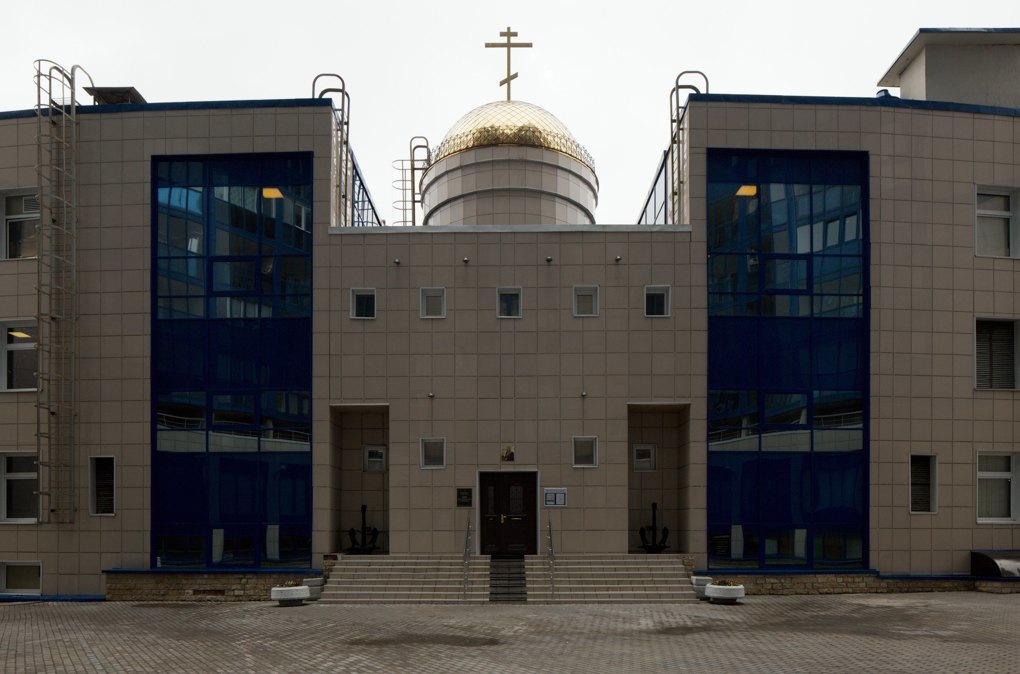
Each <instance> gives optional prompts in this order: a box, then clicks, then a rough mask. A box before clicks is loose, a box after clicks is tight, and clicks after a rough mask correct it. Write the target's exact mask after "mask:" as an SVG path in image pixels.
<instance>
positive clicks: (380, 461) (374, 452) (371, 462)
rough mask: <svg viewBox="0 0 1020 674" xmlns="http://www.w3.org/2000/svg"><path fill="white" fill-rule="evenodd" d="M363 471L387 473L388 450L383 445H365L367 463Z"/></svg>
mask: <svg viewBox="0 0 1020 674" xmlns="http://www.w3.org/2000/svg"><path fill="white" fill-rule="evenodd" d="M363 470H364V471H365V472H366V473H385V472H386V448H385V447H384V446H382V445H365V463H364V466H363Z"/></svg>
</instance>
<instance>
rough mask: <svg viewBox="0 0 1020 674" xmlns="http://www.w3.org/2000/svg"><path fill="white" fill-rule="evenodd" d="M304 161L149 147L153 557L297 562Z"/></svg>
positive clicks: (303, 449) (303, 450)
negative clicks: (178, 154)
mask: <svg viewBox="0 0 1020 674" xmlns="http://www.w3.org/2000/svg"><path fill="white" fill-rule="evenodd" d="M311 175H312V173H311V156H310V154H280V155H237V156H231V157H229V158H195V157H189V158H187V159H186V160H185V159H176V158H164V159H156V160H154V162H153V179H154V185H153V190H154V193H153V200H152V202H153V246H152V250H153V257H154V259H153V265H152V268H153V277H154V278H153V284H152V288H153V290H152V293H153V295H152V302H153V308H154V312H153V313H154V316H155V320H154V329H153V337H152V339H153V357H154V361H155V362H154V377H153V392H154V395H153V420H154V423H153V472H152V475H153V489H152V494H153V497H152V499H153V502H152V532H153V533H152V535H153V539H152V540H153V546H152V548H153V559H152V562H153V564H154V565H161V566H231V567H250V566H265V565H271V566H286V565H290V566H307V565H308V564H309V563H310V561H311V455H310V452H311V319H310V316H311V294H312V264H311V231H312V210H311V209H312V190H311ZM183 319H190V320H183ZM280 457H284V458H280Z"/></svg>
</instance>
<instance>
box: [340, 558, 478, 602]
mask: <svg viewBox="0 0 1020 674" xmlns="http://www.w3.org/2000/svg"><path fill="white" fill-rule="evenodd" d="M465 575H466V577H467V582H466V583H465ZM320 601H321V602H323V603H327V604H328V603H342V604H474V603H483V602H488V601H489V557H488V556H484V557H483V556H477V555H474V556H472V557H471V558H470V559H469V560H468V565H467V572H466V574H465V569H464V557H463V555H340V557H339V559H337V561H336V564H335V565H334V566H333V570H332V571H331V572H330V574H329V578H328V580H327V581H326V584H325V586H324V587H323V589H322V599H321V600H320Z"/></svg>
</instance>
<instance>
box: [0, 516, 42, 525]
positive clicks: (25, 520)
mask: <svg viewBox="0 0 1020 674" xmlns="http://www.w3.org/2000/svg"><path fill="white" fill-rule="evenodd" d="M4 524H39V518H38V517H33V518H19V519H6V520H4V519H0V525H4Z"/></svg>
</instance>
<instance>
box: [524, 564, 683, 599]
mask: <svg viewBox="0 0 1020 674" xmlns="http://www.w3.org/2000/svg"><path fill="white" fill-rule="evenodd" d="M525 568H526V570H527V578H528V581H527V582H528V603H539V604H678V603H687V602H691V603H696V602H697V599H696V598H695V596H694V586H693V585H692V584H691V578H690V575H689V574H688V573H687V569H686V568H685V567H684V565H683V563H682V561H681V557H680V556H679V555H644V554H638V555H626V554H620V555H609V554H607V555H563V554H560V555H557V556H556V561H555V562H554V563H553V564H552V567H551V570H550V564H549V560H548V559H547V558H546V557H544V556H529V557H526V558H525Z"/></svg>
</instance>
